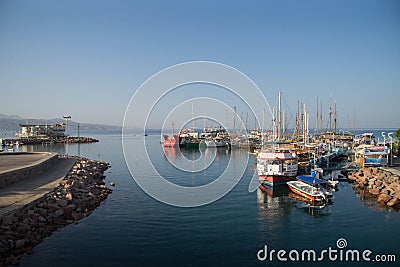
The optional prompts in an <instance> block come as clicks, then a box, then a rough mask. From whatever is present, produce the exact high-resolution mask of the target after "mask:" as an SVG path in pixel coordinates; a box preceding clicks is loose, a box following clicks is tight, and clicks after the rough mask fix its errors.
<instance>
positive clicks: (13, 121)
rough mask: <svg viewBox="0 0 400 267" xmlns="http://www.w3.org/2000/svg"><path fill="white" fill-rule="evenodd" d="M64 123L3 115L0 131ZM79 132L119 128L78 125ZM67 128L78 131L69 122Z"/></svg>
mask: <svg viewBox="0 0 400 267" xmlns="http://www.w3.org/2000/svg"><path fill="white" fill-rule="evenodd" d="M62 122H64V123H65V120H64V119H62V118H56V119H48V120H46V119H24V118H22V117H20V116H18V115H5V114H0V130H8V131H19V130H21V127H20V126H19V124H54V123H62ZM79 125H80V129H81V130H120V129H121V126H116V125H107V124H91V123H79ZM68 128H69V129H70V130H76V129H78V123H77V122H75V121H73V120H69V121H68Z"/></svg>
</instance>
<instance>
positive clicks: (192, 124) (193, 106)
mask: <svg viewBox="0 0 400 267" xmlns="http://www.w3.org/2000/svg"><path fill="white" fill-rule="evenodd" d="M192 130H193V134H194V100H192Z"/></svg>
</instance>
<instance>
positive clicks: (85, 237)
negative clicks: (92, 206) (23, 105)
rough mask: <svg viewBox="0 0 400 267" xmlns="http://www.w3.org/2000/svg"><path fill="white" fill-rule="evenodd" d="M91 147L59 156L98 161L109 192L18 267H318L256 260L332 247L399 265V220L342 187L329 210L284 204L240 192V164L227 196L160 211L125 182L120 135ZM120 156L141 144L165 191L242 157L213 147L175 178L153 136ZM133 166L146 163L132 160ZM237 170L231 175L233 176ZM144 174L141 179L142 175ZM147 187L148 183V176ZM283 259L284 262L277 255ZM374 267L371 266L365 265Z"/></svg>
mask: <svg viewBox="0 0 400 267" xmlns="http://www.w3.org/2000/svg"><path fill="white" fill-rule="evenodd" d="M85 135H87V136H90V137H93V138H96V139H99V140H100V142H98V143H92V144H70V145H69V146H68V154H70V155H80V156H83V157H87V158H90V159H99V160H102V161H107V162H109V163H110V164H111V166H112V167H111V168H110V169H109V170H108V171H107V172H106V173H105V175H106V176H107V178H106V183H107V184H108V183H109V182H111V181H113V182H115V184H116V186H115V187H114V188H113V193H112V194H111V195H110V196H109V197H108V199H107V200H106V201H104V202H103V203H102V204H101V205H100V207H98V208H97V209H96V210H95V211H94V212H93V213H92V214H91V215H90V216H88V217H86V218H84V219H83V220H81V221H79V223H78V224H71V225H68V226H66V227H64V228H62V229H60V230H59V231H57V232H55V233H53V234H52V235H51V236H49V237H47V238H46V239H45V240H44V241H43V242H42V243H41V244H39V245H38V246H36V247H35V249H34V253H33V254H31V255H25V256H24V257H23V259H22V261H21V266H89V265H92V266H293V265H295V266H302V265H304V266H305V265H307V266H309V265H314V266H317V265H318V266H321V262H312V261H290V260H289V261H286V262H284V261H280V260H278V258H277V257H276V256H274V257H273V258H272V259H269V258H268V259H266V260H264V261H260V260H259V259H258V257H257V254H258V252H259V251H260V250H262V249H264V248H265V246H267V247H268V250H272V249H274V250H276V251H278V250H280V249H284V250H286V251H287V252H288V253H289V251H290V250H298V251H302V250H305V249H313V250H315V251H317V252H320V251H322V250H325V249H328V248H329V247H331V248H332V249H338V243H337V241H338V240H339V239H341V240H345V241H346V246H345V247H342V248H343V249H353V250H359V251H361V252H362V251H364V250H367V249H368V250H370V251H372V254H371V256H370V258H371V259H372V258H373V256H374V255H377V254H381V255H395V257H396V261H397V262H385V263H382V264H383V266H398V263H399V261H400V246H399V245H398V244H399V242H398V239H399V237H400V213H399V212H396V211H392V210H387V209H384V208H381V207H380V206H379V205H378V204H376V203H374V202H372V201H368V200H363V199H361V198H360V196H358V195H356V193H355V191H354V190H353V188H352V185H351V184H349V183H347V182H341V183H340V184H339V190H338V191H337V192H335V193H334V196H335V200H334V203H333V204H332V205H328V206H326V207H324V208H323V209H317V208H313V207H310V206H309V205H308V204H307V203H305V202H302V201H301V200H299V199H296V198H293V197H292V195H291V194H290V193H289V191H288V189H287V188H286V187H285V186H284V187H278V188H273V189H272V188H267V189H266V190H264V191H261V190H260V189H258V190H256V191H254V192H249V190H248V188H249V184H250V182H251V179H252V177H253V174H254V171H255V169H254V168H255V165H254V163H255V160H254V157H253V156H250V158H249V162H248V164H247V166H246V169H245V170H244V175H243V177H242V178H241V179H240V181H239V183H238V184H237V185H236V186H235V187H234V188H233V190H232V191H231V192H229V193H228V194H227V195H225V196H224V197H222V198H221V199H219V200H217V201H216V202H213V203H210V204H207V205H204V206H201V207H196V208H179V207H174V206H170V205H166V204H164V203H162V202H159V201H157V200H155V199H153V198H152V197H150V196H149V195H147V194H146V193H145V192H144V191H143V190H142V189H141V188H140V187H139V186H138V185H137V184H136V182H135V181H134V179H133V178H132V177H131V175H130V172H129V170H128V167H127V165H126V163H125V159H124V155H123V150H122V142H121V134H120V132H101V133H99V132H94V133H85ZM128 138H129V142H130V144H131V146H132V147H131V148H130V149H135V146H138V145H139V144H140V142H143V139H144V138H146V144H147V145H148V153H149V157H151V159H152V162H153V163H154V166H155V167H156V168H157V170H159V171H160V172H162V174H163V175H164V176H165V177H166V178H167V179H168V180H169V181H170V182H172V183H175V184H178V185H182V186H200V185H205V184H208V183H210V182H212V181H213V180H214V179H215V177H217V176H218V175H220V174H221V173H222V172H223V171H224V169H225V168H226V166H227V164H228V162H229V160H231V161H232V163H235V162H239V161H243V160H245V159H246V158H247V157H248V152H247V151H246V150H232V151H228V150H226V149H225V148H223V149H218V150H217V151H216V156H215V160H214V162H213V164H212V165H211V166H210V167H208V168H207V169H205V170H204V171H202V172H199V173H190V172H183V171H181V170H179V169H177V168H175V167H174V166H173V165H171V164H170V162H169V161H168V159H167V158H166V157H165V156H164V153H163V149H162V146H161V145H160V135H159V134H158V135H157V134H151V133H150V134H149V135H148V136H146V137H144V136H143V134H140V133H137V134H132V135H131V136H129V137H128ZM66 149H67V148H66V145H64V144H58V145H51V144H48V145H32V146H24V145H23V146H19V148H18V150H20V151H55V152H58V153H60V154H65V153H67V150H66ZM169 153H172V154H173V157H174V158H175V160H177V161H179V160H180V159H181V157H186V158H187V159H190V160H195V159H197V158H198V157H200V152H199V151H197V150H192V151H183V154H182V155H181V154H179V153H176V151H173V150H169ZM137 157H138V159H137V160H138V162H139V163H140V162H141V161H142V160H144V157H147V155H137ZM239 173H240V170H237V173H236V171H235V170H233V173H232V175H238V174H239ZM144 175H145V174H144ZM149 179H151V177H149ZM286 257H287V254H286ZM322 263H323V265H324V266H325V265H326V266H333V265H337V264H341V265H345V266H353V265H355V264H357V266H376V265H375V264H374V262H366V261H362V260H361V261H360V262H354V261H345V260H340V259H337V260H335V261H333V260H330V259H329V258H328V257H325V258H324V259H323V262H322ZM375 263H376V262H375Z"/></svg>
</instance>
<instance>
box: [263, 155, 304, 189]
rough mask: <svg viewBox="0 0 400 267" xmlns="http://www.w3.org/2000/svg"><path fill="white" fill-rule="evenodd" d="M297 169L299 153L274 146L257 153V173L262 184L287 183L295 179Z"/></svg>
mask: <svg viewBox="0 0 400 267" xmlns="http://www.w3.org/2000/svg"><path fill="white" fill-rule="evenodd" d="M297 170H298V162H297V155H296V154H295V153H291V152H290V151H289V150H287V149H280V148H272V149H270V150H262V151H261V152H260V153H258V155H257V173H258V177H259V181H260V183H261V184H265V185H269V186H274V185H281V184H285V183H286V182H288V181H291V180H294V179H295V177H296V175H297Z"/></svg>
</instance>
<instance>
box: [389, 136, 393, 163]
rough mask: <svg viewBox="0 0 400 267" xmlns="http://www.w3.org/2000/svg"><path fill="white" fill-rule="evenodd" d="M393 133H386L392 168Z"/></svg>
mask: <svg viewBox="0 0 400 267" xmlns="http://www.w3.org/2000/svg"><path fill="white" fill-rule="evenodd" d="M392 135H393V132H390V133H388V136H389V138H390V167H392V166H393V137H392Z"/></svg>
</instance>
